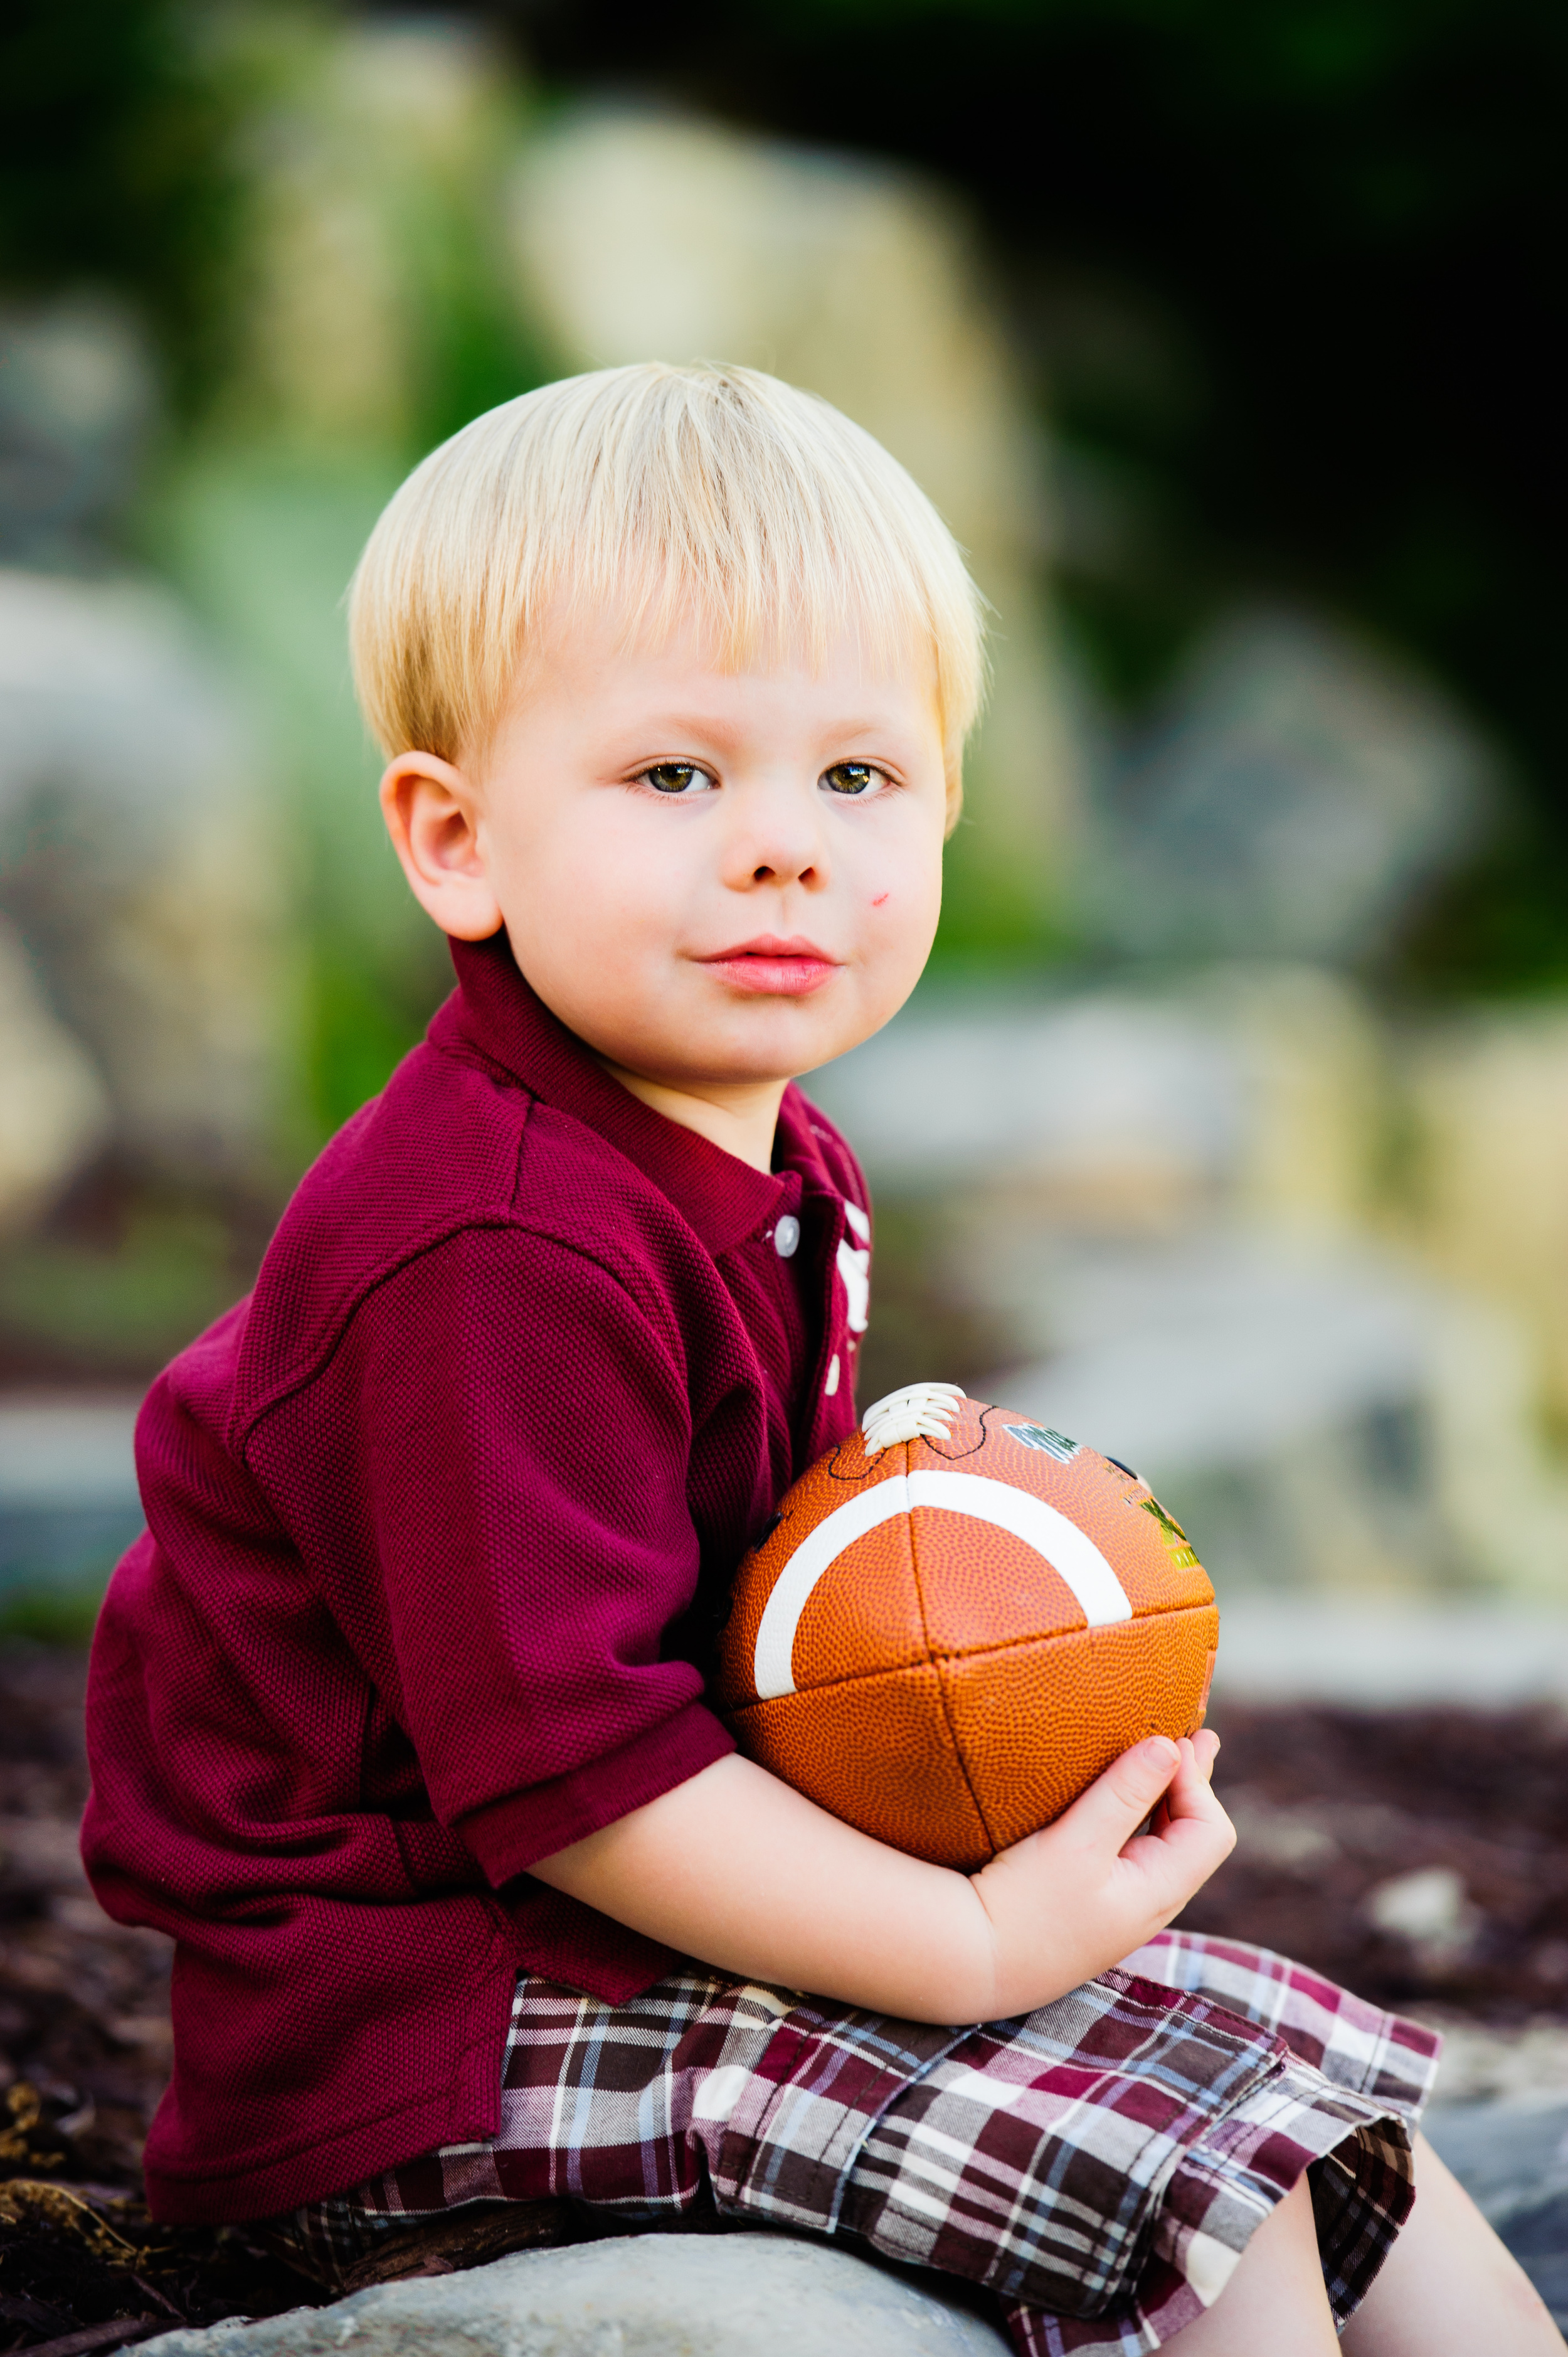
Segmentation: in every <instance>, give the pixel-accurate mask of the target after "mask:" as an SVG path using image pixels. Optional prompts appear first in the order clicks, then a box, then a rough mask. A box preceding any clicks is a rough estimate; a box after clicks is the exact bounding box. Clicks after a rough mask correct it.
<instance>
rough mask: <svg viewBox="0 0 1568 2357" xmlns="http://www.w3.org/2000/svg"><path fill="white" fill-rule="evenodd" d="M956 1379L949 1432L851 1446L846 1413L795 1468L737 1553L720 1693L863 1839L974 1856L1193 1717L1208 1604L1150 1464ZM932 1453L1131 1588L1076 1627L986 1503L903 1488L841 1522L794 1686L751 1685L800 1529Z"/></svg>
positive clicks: (1202, 1684) (1204, 1688)
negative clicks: (1024, 1507)
mask: <svg viewBox="0 0 1568 2357" xmlns="http://www.w3.org/2000/svg"><path fill="white" fill-rule="evenodd" d="M1017 1426H1023V1427H1025V1428H1026V1430H1027V1431H1029V1432H1031V1433H1037V1432H1038V1430H1039V1427H1037V1426H1033V1425H1030V1424H1029V1422H1028V1419H1027V1418H1026V1417H1024V1416H1022V1415H1017V1414H1015V1412H1014V1411H1012V1410H1010V1409H1005V1408H994V1407H988V1406H986V1405H984V1404H983V1402H981V1401H978V1400H965V1401H964V1402H963V1403H962V1405H961V1411H960V1414H959V1415H958V1418H957V1420H956V1422H955V1423H954V1426H953V1429H952V1432H951V1434H950V1437H949V1438H948V1439H947V1440H945V1441H934V1440H929V1439H921V1440H916V1441H908V1442H899V1443H897V1444H896V1445H895V1446H894V1447H892V1448H887V1449H886V1450H884V1451H883V1452H882V1453H881V1454H880V1455H878V1456H876V1457H874V1458H867V1457H866V1455H865V1448H864V1446H863V1443H862V1439H861V1436H860V1435H859V1434H858V1433H854V1434H852V1435H851V1437H850V1438H849V1439H848V1440H847V1441H845V1442H844V1443H843V1445H842V1446H841V1447H840V1448H838V1449H836V1450H834V1451H833V1452H832V1455H831V1456H829V1457H825V1458H822V1459H820V1460H819V1462H818V1463H817V1464H815V1465H813V1466H812V1467H811V1469H810V1470H809V1471H808V1472H806V1473H805V1474H803V1475H802V1476H801V1478H800V1480H799V1481H797V1482H796V1483H795V1485H794V1487H793V1488H792V1489H791V1490H790V1491H789V1494H788V1496H787V1497H786V1498H785V1499H784V1501H783V1504H782V1506H781V1508H780V1513H779V1523H778V1524H777V1526H776V1527H775V1528H774V1529H773V1530H772V1531H771V1532H770V1533H769V1534H768V1537H767V1539H766V1540H765V1541H764V1542H763V1544H761V1545H760V1546H758V1547H757V1548H755V1549H754V1550H753V1551H752V1552H751V1554H749V1555H747V1556H746V1560H745V1561H744V1562H743V1563H742V1565H741V1566H740V1569H739V1571H738V1572H737V1574H736V1583H735V1595H734V1602H733V1606H732V1609H731V1613H730V1618H729V1620H728V1623H727V1625H726V1626H725V1631H724V1633H723V1636H722V1638H721V1641H720V1653H719V1693H720V1700H721V1703H722V1704H723V1706H724V1707H725V1710H726V1712H727V1714H728V1716H729V1718H730V1721H731V1724H732V1726H733V1727H734V1728H735V1732H736V1737H737V1738H738V1739H739V1741H740V1743H741V1746H742V1748H743V1749H745V1750H746V1752H747V1753H748V1754H749V1755H750V1757H751V1758H753V1759H754V1760H758V1761H759V1762H760V1763H761V1764H762V1765H763V1766H764V1767H766V1768H768V1769H769V1770H771V1771H772V1772H773V1773H774V1774H775V1775H777V1776H779V1777H781V1778H782V1779H783V1780H784V1781H786V1782H787V1783H789V1784H793V1785H794V1786H795V1787H796V1788H797V1789H798V1790H799V1791H800V1792H805V1793H806V1794H807V1795H808V1796H809V1797H810V1798H811V1799H812V1800H814V1801H816V1802H818V1803H820V1804H821V1805H822V1807H823V1808H826V1809H831V1810H832V1813H834V1815H835V1816H840V1817H843V1818H844V1819H845V1820H846V1821H847V1822H848V1823H849V1824H854V1825H857V1826H859V1827H860V1829H861V1830H862V1831H863V1832H865V1833H868V1834H872V1835H875V1838H876V1839H878V1840H879V1841H885V1842H887V1843H889V1844H891V1845H892V1846H894V1847H896V1848H898V1849H903V1850H908V1851H909V1852H911V1853H912V1854H913V1855H915V1856H917V1857H927V1858H930V1859H931V1860H933V1861H934V1862H935V1863H937V1864H940V1865H942V1866H950V1867H959V1868H961V1869H962V1870H964V1871H966V1872H973V1871H974V1870H976V1869H977V1868H978V1867H982V1866H983V1865H984V1864H985V1863H986V1861H987V1860H988V1859H989V1858H991V1857H993V1856H994V1855H995V1853H996V1851H997V1850H999V1849H1004V1848H1006V1847H1007V1846H1009V1845H1010V1844H1012V1843H1013V1842H1015V1841H1019V1840H1021V1839H1022V1838H1023V1836H1024V1835H1026V1834H1028V1833H1032V1832H1034V1831H1035V1830H1036V1828H1037V1827H1038V1826H1040V1825H1042V1824H1048V1823H1049V1822H1050V1820H1051V1819H1052V1818H1053V1817H1055V1816H1057V1815H1058V1814H1059V1813H1060V1812H1061V1811H1062V1810H1063V1809H1064V1808H1066V1807H1067V1806H1068V1804H1069V1802H1071V1801H1073V1800H1074V1799H1076V1797H1077V1796H1078V1794H1079V1792H1082V1791H1083V1789H1084V1787H1085V1786H1086V1785H1087V1784H1089V1783H1090V1782H1092V1781H1093V1779H1094V1778H1095V1777H1096V1776H1098V1775H1099V1774H1100V1773H1101V1770H1103V1769H1105V1768H1107V1767H1108V1766H1109V1765H1110V1763H1111V1761H1112V1760H1114V1759H1115V1758H1116V1757H1117V1755H1118V1754H1119V1753H1120V1752H1122V1751H1124V1750H1125V1749H1127V1748H1128V1746H1129V1745H1130V1744H1133V1743H1136V1742H1138V1741H1139V1740H1141V1738H1143V1737H1144V1736H1146V1735H1151V1734H1164V1735H1171V1736H1176V1735H1188V1734H1191V1733H1192V1732H1193V1731H1194V1730H1195V1729H1196V1728H1197V1727H1199V1726H1201V1725H1202V1722H1203V1714H1204V1709H1205V1706H1206V1705H1207V1702H1208V1682H1209V1679H1210V1677H1211V1676H1212V1674H1213V1666H1214V1657H1215V1652H1216V1648H1217V1645H1218V1642H1219V1608H1218V1606H1217V1605H1216V1603H1215V1600H1214V1590H1213V1587H1212V1586H1211V1584H1210V1582H1209V1579H1208V1574H1207V1572H1205V1570H1204V1569H1203V1566H1202V1565H1201V1564H1200V1563H1199V1562H1198V1561H1197V1555H1195V1553H1194V1552H1193V1549H1192V1547H1191V1545H1190V1544H1188V1543H1187V1538H1186V1534H1185V1533H1183V1532H1182V1531H1181V1530H1180V1529H1179V1527H1178V1526H1177V1525H1176V1523H1174V1522H1173V1521H1172V1520H1171V1518H1170V1517H1169V1516H1168V1515H1167V1514H1165V1512H1164V1511H1163V1509H1161V1508H1160V1507H1159V1506H1158V1504H1157V1501H1155V1499H1154V1498H1153V1495H1152V1493H1151V1491H1149V1489H1148V1486H1147V1484H1146V1483H1144V1482H1142V1481H1139V1480H1135V1479H1134V1478H1133V1476H1132V1475H1130V1474H1128V1473H1126V1472H1124V1471H1123V1470H1122V1468H1121V1467H1120V1466H1117V1465H1114V1464H1112V1461H1111V1459H1110V1458H1105V1457H1101V1456H1100V1455H1099V1454H1098V1452H1097V1451H1096V1450H1094V1449H1092V1448H1077V1449H1076V1450H1075V1451H1074V1453H1073V1454H1072V1456H1071V1457H1070V1458H1069V1459H1068V1460H1067V1461H1066V1462H1062V1461H1060V1458H1059V1457H1058V1455H1055V1454H1053V1453H1051V1448H1050V1447H1048V1446H1047V1447H1034V1448H1031V1447H1028V1446H1026V1444H1025V1443H1024V1442H1022V1441H1020V1440H1017V1439H1013V1438H1010V1437H1009V1432H1010V1429H1011V1428H1013V1427H1017ZM936 1469H942V1470H944V1471H948V1472H954V1473H960V1474H961V1473H965V1472H968V1473H973V1474H978V1475H981V1476H983V1478H984V1479H986V1480H992V1481H1006V1482H1010V1483H1012V1484H1013V1485H1014V1486H1015V1487H1016V1488H1018V1489H1021V1490H1024V1491H1028V1492H1029V1493H1030V1494H1032V1495H1033V1496H1035V1497H1036V1498H1039V1499H1041V1500H1043V1501H1045V1503H1046V1504H1047V1505H1049V1506H1051V1507H1053V1508H1055V1510H1056V1511H1057V1512H1058V1513H1060V1514H1064V1515H1066V1516H1067V1517H1068V1519H1069V1521H1071V1522H1073V1523H1076V1524H1077V1526H1078V1527H1079V1530H1080V1531H1082V1532H1083V1533H1085V1534H1086V1535H1087V1536H1088V1537H1089V1538H1090V1539H1091V1540H1092V1541H1093V1542H1094V1544H1095V1545H1096V1546H1097V1547H1098V1548H1099V1549H1100V1551H1101V1554H1102V1555H1104V1557H1105V1558H1106V1560H1107V1562H1108V1563H1109V1564H1110V1565H1111V1567H1112V1570H1113V1572H1114V1573H1115V1575H1116V1577H1117V1579H1118V1581H1119V1582H1120V1584H1121V1587H1122V1589H1123V1591H1124V1592H1125V1594H1126V1596H1127V1598H1128V1600H1129V1602H1130V1604H1131V1607H1132V1617H1131V1618H1130V1619H1129V1620H1120V1621H1115V1622H1112V1623H1111V1624H1110V1625H1108V1626H1104V1627H1097V1628H1092V1629H1091V1628H1090V1627H1089V1626H1088V1625H1087V1621H1086V1617H1085V1613H1084V1610H1083V1608H1082V1606H1081V1605H1080V1604H1079V1601H1078V1599H1077V1598H1076V1597H1075V1595H1074V1594H1073V1592H1072V1589H1071V1588H1070V1587H1069V1585H1068V1583H1067V1581H1066V1580H1065V1579H1064V1578H1063V1577H1062V1576H1061V1574H1060V1573H1059V1572H1058V1571H1057V1570H1056V1569H1055V1568H1054V1567H1053V1566H1052V1565H1051V1564H1050V1563H1049V1562H1048V1561H1047V1560H1045V1559H1044V1558H1043V1557H1042V1556H1041V1555H1039V1554H1037V1553H1036V1550H1035V1549H1034V1548H1033V1547H1031V1546H1029V1545H1028V1544H1026V1542H1025V1541H1024V1540H1022V1539H1020V1538H1017V1537H1015V1536H1014V1535H1013V1534H1011V1533H1010V1532H1007V1531H1004V1530H1001V1529H998V1528H997V1527H996V1525H995V1524H994V1523H988V1522H984V1521H982V1520H979V1519H973V1520H972V1519H971V1518H970V1517H969V1516H968V1515H967V1514H961V1513H952V1512H939V1511H937V1510H935V1509H933V1508H929V1507H922V1506H918V1505H917V1506H916V1507H915V1508H914V1510H913V1511H912V1512H899V1513H897V1514H895V1515H894V1516H893V1517H892V1518H891V1519H889V1520H887V1521H886V1522H882V1523H878V1524H877V1526H876V1527H875V1529H874V1530H871V1531H868V1532H866V1533H865V1535H864V1536H862V1537H860V1538H857V1539H854V1540H853V1541H852V1542H851V1544H849V1545H848V1546H846V1547H845V1548H844V1550H843V1553H842V1554H841V1555H838V1556H837V1557H836V1558H835V1559H834V1561H833V1562H832V1564H831V1565H830V1566H828V1568H827V1569H826V1570H825V1571H824V1572H823V1574H822V1577H820V1578H819V1579H818V1580H817V1582H816V1585H815V1586H814V1587H812V1588H811V1592H810V1595H809V1596H808V1597H807V1598H806V1601H805V1603H804V1605H803V1607H802V1609H801V1610H800V1619H799V1621H798V1623H797V1625H796V1629H795V1635H794V1644H793V1651H792V1653H791V1655H790V1668H791V1672H792V1674H793V1678H794V1684H795V1689H796V1691H795V1692H794V1693H793V1694H785V1695H774V1696H773V1697H771V1698H770V1699H768V1700H758V1699H757V1688H756V1684H755V1678H754V1664H755V1660H756V1650H757V1631H758V1629H759V1627H760V1625H761V1621H762V1615H763V1612H764V1610H765V1609H766V1607H767V1604H768V1598H769V1596H770V1595H771V1594H772V1592H773V1588H774V1586H775V1583H776V1582H777V1581H778V1579H779V1576H780V1574H781V1573H782V1572H783V1571H784V1569H785V1567H786V1566H787V1565H788V1564H789V1561H790V1559H791V1558H792V1557H793V1555H795V1553H796V1550H797V1549H798V1547H799V1546H800V1543H801V1540H802V1539H803V1538H804V1537H805V1536H806V1535H807V1534H808V1533H810V1532H811V1530H812V1529H813V1528H815V1526H816V1525H817V1524H818V1523H822V1521H824V1520H825V1519H826V1517H827V1516H828V1515H829V1514H831V1513H832V1512H833V1511H834V1510H835V1508H837V1507H839V1506H841V1505H843V1503H844V1502H845V1501H846V1500H848V1499H851V1498H854V1497H856V1496H858V1495H860V1494H862V1493H863V1492H864V1491H866V1490H869V1489H871V1488H872V1487H874V1486H875V1484H877V1483H879V1482H883V1481H887V1480H895V1479H897V1478H898V1477H900V1476H902V1475H904V1474H906V1473H912V1472H920V1471H928V1470H929V1471H934V1470H936Z"/></svg>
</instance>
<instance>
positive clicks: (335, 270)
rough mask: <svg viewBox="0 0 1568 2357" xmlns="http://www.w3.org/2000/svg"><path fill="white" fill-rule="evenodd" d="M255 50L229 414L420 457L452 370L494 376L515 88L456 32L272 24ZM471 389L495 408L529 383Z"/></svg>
mask: <svg viewBox="0 0 1568 2357" xmlns="http://www.w3.org/2000/svg"><path fill="white" fill-rule="evenodd" d="M242 38H244V39H245V40H247V41H248V42H250V43H253V44H255V45H257V47H258V48H259V51H260V59H261V62H262V71H263V75H264V86H265V88H266V89H267V91H268V93H269V94H268V99H267V102H266V103H265V104H263V106H261V107H260V108H259V109H258V110H257V112H256V113H255V115H254V116H253V118H252V123H251V125H250V131H249V136H248V140H247V145H246V151H245V154H244V156H243V158H242V165H243V170H244V178H245V181H246V185H247V187H248V188H249V192H250V193H249V219H248V244H249V276H250V281H251V285H250V290H249V297H248V301H247V305H246V318H245V325H244V336H243V344H244V350H243V359H242V365H241V366H240V367H239V368H238V369H237V370H236V371H235V375H234V382H233V384H232V387H231V394H230V398H229V403H228V407H229V410H230V414H231V419H232V421H233V423H234V424H235V425H237V426H238V427H239V428H240V429H241V430H242V431H243V432H244V433H245V434H246V435H247V436H251V437H256V436H262V437H275V436H282V437H284V438H285V439H286V440H288V441H291V442H293V443H295V445H297V446H301V447H317V448H321V447H337V448H340V449H344V450H349V451H353V452H355V453H356V454H357V453H358V452H360V451H361V450H363V449H364V448H365V447H367V446H369V447H371V448H377V447H380V448H382V449H389V448H390V449H392V450H393V451H396V452H399V453H403V452H405V451H407V450H408V447H409V445H410V442H411V440H412V441H413V444H414V445H415V446H416V449H417V445H418V443H419V442H420V441H421V440H422V439H424V438H425V437H426V436H428V434H429V432H430V428H431V425H433V424H436V421H435V419H434V418H433V416H432V410H433V408H435V409H439V408H440V407H441V405H442V402H443V398H444V394H445V392H446V388H445V387H444V386H443V385H442V383H441V382H440V377H441V372H442V371H443V370H444V369H449V368H450V367H452V366H456V368H457V369H458V371H461V369H462V367H463V366H464V364H465V362H468V363H471V362H472V361H474V360H475V359H476V358H478V360H479V361H480V363H481V365H482V364H483V362H484V361H485V360H487V359H488V358H489V357H490V355H489V354H486V353H478V354H476V352H475V351H474V350H473V349H472V347H473V346H474V345H475V343H476V340H478V341H479V342H481V343H482V342H483V341H484V340H485V339H487V338H493V336H494V334H495V332H496V331H497V329H498V327H499V326H500V324H501V323H502V322H503V321H505V320H506V319H507V318H509V317H510V316H511V314H512V313H513V312H514V311H515V297H514V296H512V295H511V294H510V290H509V289H508V287H507V267H506V261H505V255H504V246H503V240H502V236H501V232H500V226H499V224H500V219H501V183H502V178H503V176H504V173H505V171H506V168H507V167H508V165H509V163H510V159H511V156H512V155H513V153H514V152H515V147H516V143H517V139H518V136H519V133H520V108H519V101H520V96H521V92H520V90H519V86H518V82H517V78H516V76H515V74H514V72H513V71H512V70H511V69H510V67H509V65H508V63H507V61H506V60H505V59H504V58H503V56H502V54H501V52H500V49H499V45H498V44H497V43H496V42H494V41H493V40H492V39H491V38H489V37H488V36H487V35H486V34H485V32H484V31H483V30H482V29H481V28H480V27H478V26H477V25H473V24H464V23H461V22H459V21H458V20H457V19H456V18H455V17H445V18H440V19H435V18H430V19H425V20H423V21H420V20H410V21H395V20H394V21H392V22H383V23H381V24H349V25H343V24H339V23H336V22H334V21H332V20H331V19H330V18H329V17H327V16H320V17H307V16H305V15H304V14H303V13H300V14H294V13H288V14H285V13H283V12H278V13H277V14H276V15H275V16H273V17H271V18H268V17H267V16H264V15H263V16H254V15H253V16H252V17H251V18H249V19H248V20H247V21H246V26H245V31H244V34H243V36H242ZM475 390H476V391H477V392H478V394H479V398H478V400H477V401H475V402H474V403H473V404H472V406H473V407H475V408H483V407H485V406H487V405H488V401H487V398H486V396H487V394H488V397H489V400H499V399H501V398H503V397H504V395H505V393H510V392H516V391H521V390H522V386H521V383H512V384H508V385H504V386H497V387H495V388H493V389H492V388H490V387H489V386H484V385H480V386H478V387H476V388H475ZM462 422H464V418H463V417H462V416H457V415H452V416H446V417H443V418H441V419H440V420H439V422H438V425H437V430H439V431H446V432H450V431H451V430H453V428H454V427H455V426H456V425H458V424H460V423H462ZM411 455H412V454H411Z"/></svg>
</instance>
